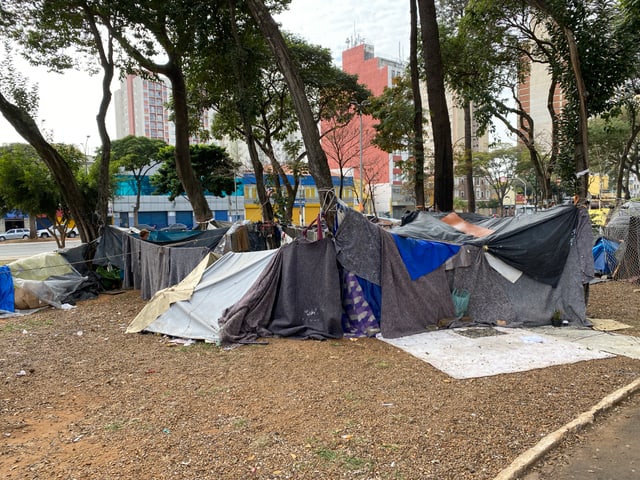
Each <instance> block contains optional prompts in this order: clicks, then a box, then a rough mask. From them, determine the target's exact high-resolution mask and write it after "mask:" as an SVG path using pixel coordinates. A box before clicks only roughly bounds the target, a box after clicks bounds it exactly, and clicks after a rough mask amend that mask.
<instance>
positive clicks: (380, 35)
mask: <svg viewBox="0 0 640 480" xmlns="http://www.w3.org/2000/svg"><path fill="white" fill-rule="evenodd" d="M276 21H278V22H279V23H281V25H282V29H283V30H286V31H289V32H292V33H296V34H298V35H300V36H301V37H302V38H304V39H305V40H307V41H308V42H309V43H312V44H315V45H320V46H322V47H325V48H328V49H330V50H331V53H332V57H333V59H334V62H335V63H336V65H337V66H340V61H341V54H342V51H343V50H345V49H346V48H347V41H348V39H349V40H357V43H361V42H362V41H364V42H366V43H369V44H372V45H373V46H374V49H375V54H376V56H379V57H384V58H390V59H393V60H398V59H402V60H404V59H406V58H407V57H408V54H409V6H408V3H405V2H397V1H393V0H369V1H368V2H363V1H361V0H323V1H318V0H292V2H291V4H290V8H289V10H288V11H286V12H284V13H282V14H280V15H279V16H277V17H276ZM357 43H356V44H357ZM2 53H3V52H2V51H0V54H2ZM14 64H15V65H16V67H18V68H19V71H20V72H21V73H22V75H23V76H25V77H27V78H28V79H29V81H30V83H31V84H35V83H37V84H38V86H39V93H40V108H39V112H38V120H39V126H40V128H41V131H43V133H44V134H45V136H47V137H48V136H51V137H52V138H53V141H54V142H58V143H68V144H75V145H76V146H77V147H78V148H79V149H80V150H81V151H85V148H86V151H87V152H88V153H90V154H91V153H93V152H94V151H95V149H96V148H97V147H98V146H99V145H100V138H99V135H98V129H97V126H96V120H95V118H96V114H97V112H98V107H99V104H100V98H101V95H102V94H101V89H102V86H101V77H100V76H99V75H98V76H93V77H92V76H89V75H88V74H86V73H84V72H67V73H65V74H63V75H61V74H54V73H49V72H47V71H46V69H42V68H38V69H35V68H31V67H29V66H28V65H27V64H25V63H23V62H21V61H20V59H18V58H14ZM118 88H119V87H118V85H117V83H116V82H114V84H113V85H112V92H114V91H115V90H117V89H118ZM107 128H108V129H109V132H110V135H111V136H112V137H115V120H114V111H113V107H112V108H111V109H110V110H109V113H108V116H107ZM12 142H24V139H22V137H20V135H18V134H17V133H16V132H15V130H14V129H13V127H12V126H11V125H10V124H9V123H8V122H7V121H6V120H5V118H4V117H3V116H2V115H1V114H0V145H2V144H4V143H12Z"/></svg>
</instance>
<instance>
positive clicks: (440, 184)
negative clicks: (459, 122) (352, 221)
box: [418, 0, 453, 212]
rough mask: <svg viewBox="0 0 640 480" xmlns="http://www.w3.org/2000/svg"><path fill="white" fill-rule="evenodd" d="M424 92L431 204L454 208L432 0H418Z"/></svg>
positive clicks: (448, 128)
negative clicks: (430, 156)
mask: <svg viewBox="0 0 640 480" xmlns="http://www.w3.org/2000/svg"><path fill="white" fill-rule="evenodd" d="M418 11H419V12H420V27H421V29H422V30H421V34H422V51H423V54H424V63H425V73H426V76H427V95H428V98H429V113H430V117H431V129H432V132H433V150H434V192H433V197H434V203H435V207H436V209H437V210H440V211H444V212H447V211H451V210H453V147H452V145H451V123H450V122H449V111H448V109H447V98H446V95H445V87H444V69H443V67H442V56H441V53H440V36H439V33H438V22H437V20H436V7H435V4H434V1H433V0H418Z"/></svg>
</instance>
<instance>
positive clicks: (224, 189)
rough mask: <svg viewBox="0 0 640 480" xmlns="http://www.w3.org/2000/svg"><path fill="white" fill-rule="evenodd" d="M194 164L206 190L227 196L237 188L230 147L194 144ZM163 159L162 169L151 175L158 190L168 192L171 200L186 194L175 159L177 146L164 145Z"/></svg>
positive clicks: (192, 161)
mask: <svg viewBox="0 0 640 480" xmlns="http://www.w3.org/2000/svg"><path fill="white" fill-rule="evenodd" d="M190 156H191V164H192V166H193V172H194V175H196V176H197V178H198V180H199V181H200V183H201V184H202V185H203V187H204V188H205V191H206V192H208V193H209V194H210V195H216V196H223V195H225V194H227V195H228V194H231V193H233V192H234V191H235V189H236V181H235V173H234V172H235V169H236V167H237V166H236V165H234V164H233V162H232V161H231V158H230V157H229V155H228V154H227V152H226V150H224V149H223V148H221V147H219V146H217V145H192V146H191V147H190ZM158 158H159V159H162V161H163V163H162V165H161V166H160V168H159V169H158V172H157V173H155V174H153V175H152V176H151V184H152V185H153V186H154V187H155V189H156V190H155V192H154V193H155V194H159V195H161V194H168V195H169V200H174V199H175V198H176V197H178V196H180V195H184V194H185V193H186V192H185V189H184V188H183V186H182V182H181V181H180V179H179V177H178V174H177V171H176V162H175V153H174V147H173V146H170V145H169V146H166V147H164V148H162V149H161V150H160V152H159V155H158Z"/></svg>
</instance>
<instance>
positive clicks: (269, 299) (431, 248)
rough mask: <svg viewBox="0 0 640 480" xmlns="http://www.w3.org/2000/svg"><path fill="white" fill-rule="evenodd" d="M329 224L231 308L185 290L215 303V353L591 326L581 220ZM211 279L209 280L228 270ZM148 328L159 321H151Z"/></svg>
mask: <svg viewBox="0 0 640 480" xmlns="http://www.w3.org/2000/svg"><path fill="white" fill-rule="evenodd" d="M337 218H338V221H337V226H336V228H335V231H334V236H333V237H332V238H324V239H321V240H319V241H316V242H311V241H308V240H306V239H302V238H298V239H296V240H295V241H294V242H293V243H291V244H287V245H284V246H282V247H280V248H279V249H278V250H275V251H274V252H275V253H274V254H273V256H272V257H271V258H270V260H269V262H268V265H264V264H263V268H262V269H261V270H260V273H259V275H258V276H255V277H252V278H255V281H254V282H253V284H252V285H248V283H249V280H247V281H246V282H247V284H246V285H245V288H244V289H239V290H235V292H236V293H237V294H238V295H237V296H235V297H233V298H232V297H231V296H228V295H217V294H213V293H211V294H210V293H209V291H210V292H214V291H215V289H214V287H213V286H211V285H207V286H206V287H205V285H204V283H203V286H202V287H200V286H197V287H193V286H190V287H188V288H187V290H190V289H191V288H193V289H194V292H196V291H197V292H199V294H200V295H202V296H203V298H207V299H208V300H210V301H211V302H212V303H210V304H207V307H206V308H207V310H208V312H207V313H206V314H205V316H204V317H203V318H204V319H205V320H204V323H205V324H206V325H205V327H206V329H209V331H210V332H211V331H215V327H216V321H217V324H218V325H219V327H220V330H219V332H216V333H219V339H220V341H221V342H223V343H250V342H257V341H260V339H261V338H263V337H270V336H287V337H293V338H313V339H320V338H338V337H341V336H343V335H348V336H362V335H367V336H372V335H375V334H376V333H377V332H381V334H382V336H383V337H385V338H398V337H402V336H407V335H411V334H415V333H420V332H424V331H428V330H433V329H437V328H442V327H443V326H458V325H462V324H464V325H465V326H469V325H474V324H475V325H499V326H507V327H517V326H538V325H548V324H549V323H550V321H551V317H552V316H553V314H554V313H555V312H561V316H562V318H563V319H564V320H567V321H568V322H569V323H571V324H574V325H580V326H588V325H590V324H589V322H588V320H587V319H586V304H585V294H584V285H586V284H588V282H589V281H590V280H591V279H592V278H593V275H594V264H593V255H592V252H591V247H592V245H593V237H592V232H591V228H590V221H589V217H588V214H587V212H586V210H584V209H580V208H578V207H575V206H572V205H571V206H561V207H555V208H553V209H549V210H546V211H543V212H540V213H536V214H533V215H526V216H520V217H511V218H488V217H483V216H479V215H464V214H460V215H458V214H455V213H449V214H433V213H427V212H416V213H415V214H413V215H411V216H410V217H408V218H406V219H405V221H404V222H403V225H401V226H397V227H395V228H392V229H391V230H385V229H383V228H381V227H379V226H378V225H376V224H374V223H372V222H370V221H369V220H368V219H367V218H366V217H364V216H363V215H361V214H359V213H357V212H355V211H354V210H351V209H349V208H347V207H346V206H344V205H342V204H339V207H338V215H337ZM170 255H172V252H169V256H170ZM223 258H225V257H223ZM229 258H231V257H229ZM201 265H202V264H201ZM199 268H200V269H202V267H199ZM209 268H211V269H212V270H213V271H212V273H211V275H213V277H212V278H216V276H217V275H222V274H223V272H224V271H225V270H226V269H227V268H229V269H231V263H230V264H229V265H227V266H225V264H224V263H220V261H218V262H217V263H214V264H213V266H212V267H209ZM256 272H257V269H256V270H253V274H252V275H255V274H256ZM198 275H199V274H198ZM198 275H196V276H195V278H196V279H197V278H198ZM190 281H192V282H194V281H195V280H194V278H191V279H190ZM201 282H204V276H203V278H202V280H201ZM207 282H208V283H210V282H209V281H207ZM226 282H227V281H226V280H220V281H218V280H215V281H213V283H214V284H215V288H227V286H226V285H228V284H227V283H226ZM198 285H199V283H198ZM209 289H210V290H209ZM241 294H243V295H241ZM194 298H195V293H194V295H193V296H190V299H189V300H188V303H185V304H184V307H183V309H182V310H184V311H181V309H180V308H174V307H173V306H172V307H171V308H169V309H168V310H166V312H171V313H170V314H168V313H167V314H166V316H165V318H163V319H162V320H163V322H164V326H163V327H162V329H160V328H158V329H157V330H156V331H159V332H160V331H161V332H164V333H167V332H169V331H170V330H169V326H170V324H172V323H175V322H181V323H182V325H183V326H184V325H185V324H188V323H189V322H190V321H189V320H188V315H187V314H186V313H185V312H186V310H189V309H191V310H196V307H195V305H196V304H197V303H198V302H200V300H198V301H197V302H195V303H194V300H193V299H194ZM461 299H462V300H464V302H461V301H460V300H461ZM181 302H186V300H184V299H183V300H181V301H176V302H174V305H177V304H180V303H181ZM164 303H165V305H166V303H167V301H166V299H165V300H164ZM169 303H171V302H169ZM191 310H189V311H191ZM162 315H165V314H162ZM463 315H464V317H463ZM152 317H154V321H157V320H156V319H157V318H158V315H157V312H156V313H154V314H153V315H152ZM218 317H219V318H218ZM149 325H151V323H145V324H144V325H143V326H140V325H137V326H135V327H134V326H132V327H130V331H140V330H142V329H145V330H150V329H149V328H148V326H149ZM179 328H182V327H177V328H174V329H172V330H171V331H173V332H174V333H169V334H171V335H176V333H175V332H176V330H177V329H179ZM181 335H186V334H181ZM190 335H195V334H194V333H193V332H192V333H190ZM201 337H203V338H204V337H205V335H201ZM215 338H216V334H211V333H209V334H208V336H207V339H209V340H213V339H215Z"/></svg>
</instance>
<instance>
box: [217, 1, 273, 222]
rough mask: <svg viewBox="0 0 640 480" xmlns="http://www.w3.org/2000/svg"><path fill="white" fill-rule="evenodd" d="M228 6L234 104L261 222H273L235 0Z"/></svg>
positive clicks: (229, 2)
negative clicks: (244, 69)
mask: <svg viewBox="0 0 640 480" xmlns="http://www.w3.org/2000/svg"><path fill="white" fill-rule="evenodd" d="M228 4H229V10H230V12H231V32H232V34H233V40H234V43H235V46H236V50H237V55H236V59H237V61H235V62H234V63H233V73H234V74H235V77H236V81H237V92H238V99H237V102H236V103H237V106H238V113H239V115H240V118H241V120H242V128H243V132H244V139H245V143H246V144H247V148H248V150H249V159H250V160H251V165H252V166H253V173H254V175H255V177H256V195H257V196H258V201H259V202H260V213H261V216H262V221H263V222H273V220H274V217H275V216H274V213H273V205H271V200H270V199H269V196H268V195H267V189H266V188H265V187H264V167H263V166H262V162H261V161H260V157H259V156H258V150H257V148H256V141H255V136H254V135H253V127H252V125H251V119H250V118H249V113H248V111H247V102H248V100H249V99H248V98H247V97H248V94H247V87H246V85H245V78H244V76H243V75H242V66H241V65H240V63H241V62H242V61H243V60H244V58H245V56H244V54H243V49H244V46H243V45H242V41H241V40H240V36H239V35H238V28H237V25H236V2H235V0H228Z"/></svg>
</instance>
